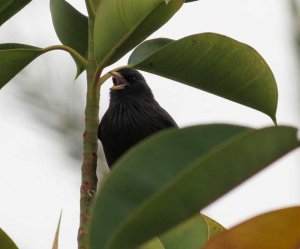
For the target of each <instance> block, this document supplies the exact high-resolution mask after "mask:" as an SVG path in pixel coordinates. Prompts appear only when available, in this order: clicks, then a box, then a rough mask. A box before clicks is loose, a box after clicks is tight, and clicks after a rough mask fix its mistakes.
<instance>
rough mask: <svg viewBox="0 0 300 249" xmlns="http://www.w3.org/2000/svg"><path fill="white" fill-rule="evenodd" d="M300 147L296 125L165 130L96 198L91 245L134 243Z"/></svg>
mask: <svg viewBox="0 0 300 249" xmlns="http://www.w3.org/2000/svg"><path fill="white" fill-rule="evenodd" d="M298 145H299V142H298V141H297V138H296V129H294V128H289V127H272V128H266V129H262V130H258V131H257V130H250V129H246V128H244V127H239V126H230V125H207V126H196V127H191V128H185V129H173V130H168V131H164V132H161V133H159V134H157V135H155V136H153V137H152V138H150V139H149V140H146V141H145V142H144V143H141V144H140V145H139V146H136V147H134V148H133V149H131V150H130V152H129V153H127V154H126V155H125V156H124V157H122V159H120V160H119V161H118V162H117V163H116V164H115V166H114V169H113V170H112V172H111V174H110V176H109V177H108V179H107V180H106V182H105V183H104V185H103V188H102V191H101V192H100V194H99V195H98V197H97V199H96V202H95V206H94V210H93V219H92V224H91V231H90V236H91V238H90V239H91V248H92V249H96V248H103V249H116V248H121V247H122V248H123V249H127V248H133V247H135V246H137V245H139V244H141V243H143V242H145V241H147V240H149V239H150V238H153V237H155V236H157V235H159V234H161V233H163V232H164V231H166V230H168V229H170V228H171V227H173V226H175V225H176V224H178V223H180V222H182V221H184V220H185V219H187V218H188V217H190V216H192V215H193V214H195V213H197V212H198V211H199V210H200V209H202V208H204V207H205V206H207V205H208V204H210V203H211V202H213V201H214V200H215V199H217V198H219V197H220V196H222V195H223V194H225V193H226V192H228V191H229V190H231V189H232V188H234V187H235V186H237V185H238V184H240V183H241V182H243V181H244V180H246V179H248V178H249V177H250V176H252V175H253V174H255V173H257V172H258V171H260V170H261V169H263V168H265V167H266V166H267V165H269V164H270V163H271V162H272V161H274V160H276V159H277V158H279V157H280V156H283V155H284V154H286V153H287V152H289V151H291V150H292V149H294V148H296V147H297V146H298ZM169 210H172V212H168V211H169ZM121 245H122V246H121Z"/></svg>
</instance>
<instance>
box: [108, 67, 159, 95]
mask: <svg viewBox="0 0 300 249" xmlns="http://www.w3.org/2000/svg"><path fill="white" fill-rule="evenodd" d="M110 75H111V76H112V81H113V83H114V86H113V87H111V88H110V90H111V96H130V97H142V98H144V97H153V95H152V92H151V89H150V88H149V86H148V84H147V83H146V80H145V78H144V77H143V75H142V74H141V73H140V72H138V71H137V70H135V69H131V68H123V69H120V70H118V71H117V72H110Z"/></svg>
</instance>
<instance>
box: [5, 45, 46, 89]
mask: <svg viewBox="0 0 300 249" xmlns="http://www.w3.org/2000/svg"><path fill="white" fill-rule="evenodd" d="M43 53H44V51H43V49H41V48H37V47H33V46H29V45H24V44H12V43H7V44H0V68H1V70H0V89H1V88H2V87H3V86H4V85H5V84H6V83H7V82H9V81H10V80H11V79H12V78H13V77H14V76H15V75H17V74H18V73H19V72H20V71H21V70H22V69H23V68H24V67H26V66H27V65H28V64H29V63H30V62H31V61H33V60H34V59H35V58H36V57H38V56H39V55H41V54H43Z"/></svg>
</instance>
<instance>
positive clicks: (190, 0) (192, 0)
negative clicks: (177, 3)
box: [185, 0, 198, 3]
mask: <svg viewBox="0 0 300 249" xmlns="http://www.w3.org/2000/svg"><path fill="white" fill-rule="evenodd" d="M196 1H198V0H185V3H190V2H196Z"/></svg>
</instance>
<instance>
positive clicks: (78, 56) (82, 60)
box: [43, 45, 89, 66]
mask: <svg viewBox="0 0 300 249" xmlns="http://www.w3.org/2000/svg"><path fill="white" fill-rule="evenodd" d="M53 50H64V51H66V52H68V53H69V54H70V55H72V56H73V57H74V58H75V59H77V60H78V61H79V62H80V63H81V64H82V65H84V66H87V65H88V63H89V61H88V60H87V59H86V58H84V57H83V56H82V55H81V54H79V53H78V52H77V51H76V50H74V49H73V48H71V47H68V46H65V45H53V46H50V47H47V48H44V49H43V51H44V52H49V51H53Z"/></svg>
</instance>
